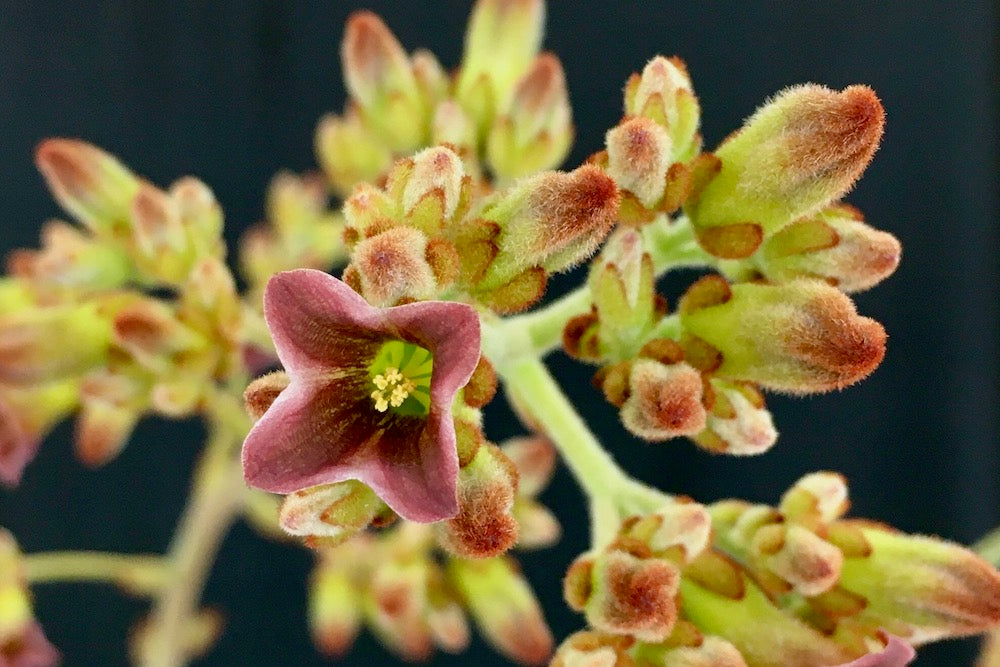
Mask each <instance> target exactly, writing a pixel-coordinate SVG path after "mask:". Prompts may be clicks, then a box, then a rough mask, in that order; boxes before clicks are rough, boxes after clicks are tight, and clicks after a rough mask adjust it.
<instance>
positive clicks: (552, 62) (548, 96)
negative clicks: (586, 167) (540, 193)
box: [486, 53, 573, 179]
mask: <svg viewBox="0 0 1000 667" xmlns="http://www.w3.org/2000/svg"><path fill="white" fill-rule="evenodd" d="M571 113H572V112H571V110H570V106H569V93H568V92H567V91H566V76H565V74H563V68H562V65H561V64H560V63H559V59H558V58H556V57H555V56H554V55H552V54H551V53H544V54H542V55H540V56H539V57H538V58H537V59H536V60H535V62H534V64H533V65H532V66H531V69H529V70H528V71H527V72H526V73H525V74H524V76H523V77H521V79H520V81H519V82H518V84H517V87H516V88H515V89H514V94H513V96H512V97H511V99H510V102H509V103H508V104H507V106H506V108H505V109H504V110H503V112H502V113H501V115H500V117H499V118H497V119H496V122H494V124H493V127H492V129H491V130H490V134H489V137H488V138H487V142H486V156H487V159H488V160H489V163H490V167H491V168H492V169H493V171H494V173H496V174H497V175H498V176H499V177H501V178H506V179H513V178H518V177H521V176H527V175H529V174H533V173H535V172H537V171H542V170H544V169H551V168H553V167H557V166H558V165H559V163H560V162H562V161H563V160H564V159H565V157H566V154H567V153H568V152H569V149H570V145H571V143H572V141H573V125H572V121H571Z"/></svg>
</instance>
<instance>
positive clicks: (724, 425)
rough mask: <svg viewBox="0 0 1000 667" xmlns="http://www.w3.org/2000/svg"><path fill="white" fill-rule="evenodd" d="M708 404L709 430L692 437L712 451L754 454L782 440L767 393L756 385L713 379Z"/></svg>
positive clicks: (740, 454) (706, 402)
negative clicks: (779, 439) (775, 424)
mask: <svg viewBox="0 0 1000 667" xmlns="http://www.w3.org/2000/svg"><path fill="white" fill-rule="evenodd" d="M704 403H705V404H706V406H707V409H708V418H707V420H706V421H705V430H703V431H702V432H701V433H698V434H696V435H694V436H691V439H692V440H694V441H695V443H697V444H698V446H700V447H702V448H703V449H706V450H708V451H710V452H718V453H724V454H732V455H734V456H753V455H756V454H762V453H763V452H766V451H767V450H768V449H770V448H771V446H772V445H773V444H774V443H775V441H776V440H777V439H778V432H777V431H776V430H775V428H774V420H773V419H772V418H771V413H770V412H768V410H767V407H766V406H765V405H764V396H763V395H762V394H761V393H760V391H758V390H757V389H756V387H754V386H753V385H752V384H746V383H733V382H727V381H725V380H720V379H718V378H712V379H711V381H710V383H709V387H708V391H706V393H705V398H704Z"/></svg>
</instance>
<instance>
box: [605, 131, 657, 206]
mask: <svg viewBox="0 0 1000 667" xmlns="http://www.w3.org/2000/svg"><path fill="white" fill-rule="evenodd" d="M604 141H605V143H606V144H607V147H608V173H610V174H611V176H612V177H613V178H614V179H615V181H617V183H618V185H619V187H621V188H622V189H623V190H627V191H629V192H631V193H632V194H634V195H635V196H636V198H637V199H638V200H639V202H640V203H641V204H642V205H643V206H645V207H646V208H653V207H654V206H655V205H656V203H657V202H659V201H660V199H661V198H662V197H663V192H664V190H665V188H666V185H667V183H666V177H667V171H668V169H669V168H670V164H671V154H670V150H671V142H670V136H669V135H668V134H667V131H666V129H664V128H663V126H661V125H659V124H658V123H657V122H656V121H654V120H652V119H650V118H644V117H637V118H631V119H629V120H626V121H624V122H623V123H622V124H620V125H618V126H617V127H614V128H612V129H611V130H608V133H607V134H606V135H605V140H604Z"/></svg>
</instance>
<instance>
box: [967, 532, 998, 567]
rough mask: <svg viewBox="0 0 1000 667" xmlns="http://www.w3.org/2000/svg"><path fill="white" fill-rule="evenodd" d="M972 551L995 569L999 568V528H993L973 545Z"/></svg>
mask: <svg viewBox="0 0 1000 667" xmlns="http://www.w3.org/2000/svg"><path fill="white" fill-rule="evenodd" d="M972 550H973V551H975V552H976V553H977V554H979V555H980V556H982V557H983V558H985V559H986V560H988V561H989V562H991V563H993V565H995V566H996V567H1000V527H998V528H994V529H993V530H991V531H990V532H989V533H987V534H986V536H985V537H983V538H982V539H981V540H979V541H978V542H976V543H975V544H973V545H972Z"/></svg>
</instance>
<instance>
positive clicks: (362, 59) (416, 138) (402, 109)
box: [340, 11, 429, 152]
mask: <svg viewBox="0 0 1000 667" xmlns="http://www.w3.org/2000/svg"><path fill="white" fill-rule="evenodd" d="M340 54H341V59H342V61H343V67H344V79H345V82H346V84H347V90H348V91H349V92H350V94H351V97H352V98H353V99H354V100H355V101H356V102H357V103H358V106H359V108H360V113H361V114H362V116H363V117H364V118H365V120H366V121H368V122H369V123H371V124H372V126H373V127H374V128H375V129H376V130H377V133H378V135H379V136H380V137H381V138H382V139H383V140H384V141H385V142H386V144H387V145H388V146H389V148H390V149H392V150H394V151H398V152H408V151H411V150H413V149H414V148H416V147H417V146H419V145H420V144H421V143H422V142H423V141H424V138H425V135H426V132H427V123H428V121H429V118H428V117H427V111H426V109H425V108H424V105H423V102H422V100H421V99H420V90H419V87H418V85H417V79H416V77H415V76H414V74H413V69H412V67H411V64H410V59H409V58H408V57H407V55H406V52H405V51H403V47H402V46H400V44H399V42H398V41H397V40H396V37H395V36H394V35H393V34H392V32H391V31H390V30H389V28H387V27H386V25H385V23H383V22H382V19H380V18H379V17H378V16H376V15H375V14H373V13H371V12H367V11H359V12H355V13H354V14H352V15H351V16H350V18H348V20H347V28H346V31H345V33H344V41H343V43H342V44H341V50H340Z"/></svg>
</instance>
